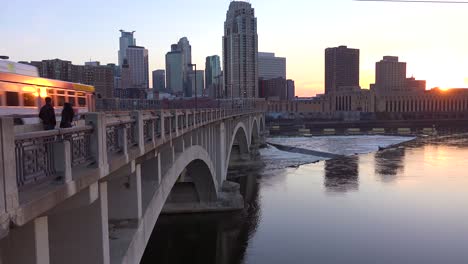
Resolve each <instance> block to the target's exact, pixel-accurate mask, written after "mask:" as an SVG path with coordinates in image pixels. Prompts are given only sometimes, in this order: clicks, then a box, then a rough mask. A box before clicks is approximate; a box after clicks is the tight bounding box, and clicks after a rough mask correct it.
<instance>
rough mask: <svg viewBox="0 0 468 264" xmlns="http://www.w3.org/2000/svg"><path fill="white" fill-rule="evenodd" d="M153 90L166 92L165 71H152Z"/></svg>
mask: <svg viewBox="0 0 468 264" xmlns="http://www.w3.org/2000/svg"><path fill="white" fill-rule="evenodd" d="M153 89H154V90H155V91H158V92H164V91H166V71H165V70H154V71H153Z"/></svg>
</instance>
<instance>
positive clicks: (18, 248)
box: [0, 216, 50, 264]
mask: <svg viewBox="0 0 468 264" xmlns="http://www.w3.org/2000/svg"><path fill="white" fill-rule="evenodd" d="M0 254H1V256H2V259H0V263H35V264H48V263H49V262H50V258H49V232H48V219H47V217H46V216H43V217H38V218H36V219H35V220H34V221H32V222H30V223H28V224H26V225H24V226H22V227H18V228H15V229H12V230H11V231H10V234H9V236H8V237H7V238H5V239H3V240H1V241H0ZM2 260H3V262H2Z"/></svg>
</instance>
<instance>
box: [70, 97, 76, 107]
mask: <svg viewBox="0 0 468 264" xmlns="http://www.w3.org/2000/svg"><path fill="white" fill-rule="evenodd" d="M68 102H69V103H70V104H71V105H72V106H75V105H76V99H75V97H74V96H68Z"/></svg>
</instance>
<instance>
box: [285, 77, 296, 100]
mask: <svg viewBox="0 0 468 264" xmlns="http://www.w3.org/2000/svg"><path fill="white" fill-rule="evenodd" d="M286 84H287V87H288V88H287V94H288V96H287V99H288V100H294V98H295V97H296V87H295V85H294V81H293V80H287V81H286Z"/></svg>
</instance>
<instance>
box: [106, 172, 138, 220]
mask: <svg viewBox="0 0 468 264" xmlns="http://www.w3.org/2000/svg"><path fill="white" fill-rule="evenodd" d="M107 195H108V198H107V199H108V202H109V221H111V222H114V221H115V222H118V221H122V220H137V221H138V219H140V218H141V215H142V201H141V197H142V195H141V165H140V164H136V165H135V170H134V171H133V172H132V173H131V174H129V175H126V176H123V177H114V178H112V179H110V180H109V181H108V182H107Z"/></svg>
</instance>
